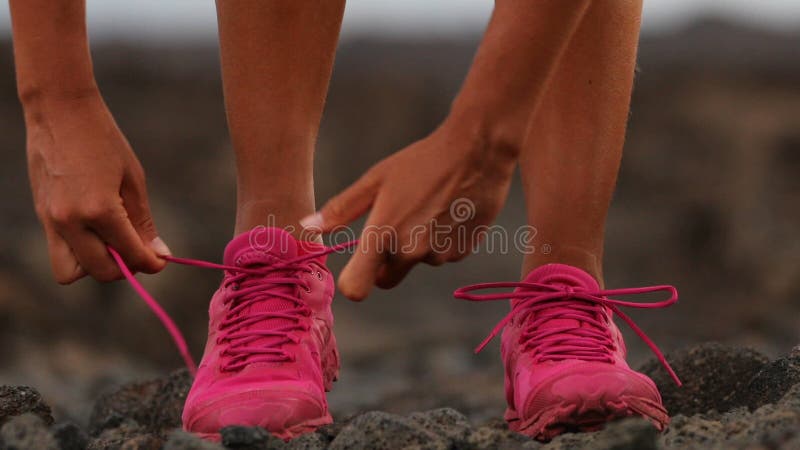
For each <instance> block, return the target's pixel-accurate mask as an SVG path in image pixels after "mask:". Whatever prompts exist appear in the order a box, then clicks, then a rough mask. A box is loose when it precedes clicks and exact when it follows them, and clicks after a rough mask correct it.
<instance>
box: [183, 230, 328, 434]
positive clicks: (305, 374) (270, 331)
mask: <svg viewBox="0 0 800 450" xmlns="http://www.w3.org/2000/svg"><path fill="white" fill-rule="evenodd" d="M253 236H255V237H257V239H255V241H257V242H251V237H253ZM254 244H255V245H254ZM333 250H334V249H327V248H326V247H324V246H323V245H321V244H314V243H309V242H300V241H297V240H295V239H294V238H293V237H292V236H291V235H289V234H288V233H286V232H284V231H283V230H280V229H277V228H268V229H264V230H261V232H259V233H258V234H257V235H256V234H253V233H245V234H242V235H239V236H237V237H236V238H234V239H233V240H232V241H231V242H230V243H229V244H228V246H227V248H226V249H225V268H226V272H225V277H224V279H223V280H222V285H221V287H220V288H219V290H218V291H217V292H216V293H215V294H214V296H213V297H212V299H211V305H210V307H209V317H210V320H209V327H208V341H207V343H206V348H205V352H204V354H203V359H202V361H201V363H200V367H199V368H198V372H197V376H196V378H195V380H194V384H193V385H192V389H191V391H190V392H189V396H188V397H187V399H186V405H185V407H184V411H183V427H184V428H185V429H186V430H187V431H191V432H195V433H199V434H201V435H203V436H204V437H206V438H210V439H218V438H219V434H218V433H219V430H220V428H222V427H225V426H228V425H247V426H259V427H263V428H266V429H267V430H268V431H270V432H271V433H273V434H274V435H276V436H278V437H280V438H283V439H290V438H292V437H294V436H297V435H299V434H302V433H306V432H309V431H313V430H314V429H315V428H316V427H318V426H320V425H323V424H327V423H330V422H332V418H331V415H330V413H329V412H328V404H327V401H326V399H325V391H327V390H330V388H331V384H332V383H333V381H335V380H336V377H337V373H338V370H339V355H338V352H337V350H336V339H335V338H334V335H333V314H332V313H331V301H332V299H333V294H334V287H333V277H332V275H331V273H330V271H329V270H328V269H327V268H326V267H325V255H326V254H327V253H330V252H331V251H333ZM172 260H177V259H175V258H173V259H172ZM177 262H181V261H180V260H177ZM190 264H191V262H190ZM195 265H197V264H195ZM212 266H213V265H212Z"/></svg>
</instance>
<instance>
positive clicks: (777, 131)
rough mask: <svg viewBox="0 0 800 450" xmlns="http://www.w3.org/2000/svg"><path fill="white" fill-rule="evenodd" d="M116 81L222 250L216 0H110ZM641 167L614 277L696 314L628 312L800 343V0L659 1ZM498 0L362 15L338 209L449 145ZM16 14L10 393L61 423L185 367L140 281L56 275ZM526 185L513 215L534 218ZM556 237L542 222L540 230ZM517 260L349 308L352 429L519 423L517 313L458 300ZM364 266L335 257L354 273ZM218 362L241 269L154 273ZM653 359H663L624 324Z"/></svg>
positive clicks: (472, 268) (500, 258)
mask: <svg viewBox="0 0 800 450" xmlns="http://www.w3.org/2000/svg"><path fill="white" fill-rule="evenodd" d="M88 3H89V18H90V20H89V24H90V34H91V36H92V40H93V42H92V49H93V52H94V57H95V65H96V76H97V79H98V82H99V84H100V86H101V89H102V91H103V94H104V95H105V97H106V100H107V102H108V103H109V105H110V107H111V109H112V111H113V113H114V114H115V116H116V118H117V121H118V122H119V124H120V126H121V127H122V129H123V130H124V131H125V133H126V135H127V137H128V138H129V140H130V141H131V143H132V145H133V147H134V149H135V150H136V152H137V153H138V155H139V157H140V159H141V161H142V163H143V165H144V167H145V169H146V171H147V173H148V176H149V178H148V182H149V189H150V194H151V198H152V200H151V202H152V204H153V207H154V214H155V219H156V223H157V224H158V226H159V229H160V231H161V234H162V236H164V238H165V239H166V241H167V242H169V244H170V246H171V248H172V250H173V252H175V253H176V254H177V255H180V256H186V257H193V258H203V259H209V260H212V261H218V260H220V259H221V252H222V248H223V246H224V244H225V243H226V242H227V240H228V239H229V238H230V236H231V232H232V226H233V213H234V197H235V184H234V183H235V180H234V176H235V174H234V167H233V159H232V153H231V148H230V144H229V139H228V134H227V130H226V126H225V116H224V109H223V104H222V91H221V86H220V76H219V62H218V53H217V51H218V50H217V45H216V37H215V31H216V30H215V27H216V24H215V13H214V7H213V2H211V1H205V2H198V1H197V0H183V1H177V0H173V1H170V2H162V1H158V0H147V1H137V2H132V1H123V0H103V1H99V0H94V1H93V0H89V2H88ZM645 4H646V6H645V14H644V28H643V34H642V38H641V46H640V58H639V73H638V76H637V81H636V86H635V89H634V91H635V92H634V96H633V106H632V112H631V121H630V126H629V131H628V140H627V144H626V155H625V159H624V162H623V165H622V171H621V175H620V179H619V188H618V192H617V194H616V198H615V200H614V204H613V207H612V210H611V214H610V220H609V227H608V247H607V254H606V276H607V279H606V282H607V283H606V284H607V285H608V286H609V287H628V286H639V285H648V284H662V283H670V284H674V285H675V286H677V287H678V288H679V290H680V293H681V302H680V303H679V304H678V305H677V306H675V307H673V308H670V309H669V310H664V311H633V312H631V316H633V317H634V319H635V320H636V321H637V322H638V323H639V324H640V326H641V327H642V328H643V329H644V330H645V331H646V332H647V333H648V334H649V335H650V336H651V337H652V338H653V339H654V340H655V341H656V342H657V343H658V344H659V345H660V346H661V348H662V349H663V350H665V351H669V350H671V349H676V348H679V347H682V346H684V345H687V344H691V343H696V342H701V341H707V340H717V341H722V342H727V343H733V344H746V345H752V346H754V347H756V348H757V349H759V350H761V351H763V352H766V353H768V354H770V355H776V354H779V353H781V352H785V351H787V350H788V349H789V348H791V347H792V345H794V344H796V343H797V342H798V341H799V340H800V339H798V338H799V337H800V336H799V335H800V256H798V255H800V231H799V230H800V3H798V2H796V1H794V0H780V1H779V0H770V1H763V2H758V3H757V6H755V5H756V4H755V3H753V2H752V1H748V0H727V1H725V2H720V1H716V0H704V1H700V0H680V1H677V0H646V1H645ZM491 8H492V3H491V2H489V1H488V0H482V1H477V0H469V1H467V0H447V1H445V0H437V1H436V2H429V1H425V0H413V1H412V0H406V1H403V2H398V1H389V0H351V1H350V2H349V4H348V7H347V11H346V14H345V21H344V29H343V34H342V40H341V44H340V48H339V53H338V57H337V62H336V66H335V69H334V75H333V79H332V82H331V90H330V95H329V99H328V103H327V107H326V111H325V116H324V119H323V123H322V130H321V135H320V139H319V146H318V158H317V166H316V179H317V193H318V200H319V201H320V202H322V201H324V200H326V199H327V198H329V197H330V196H331V195H333V194H335V193H336V192H338V191H339V190H341V189H342V188H344V187H346V186H347V185H348V184H349V183H350V182H352V181H353V180H355V179H356V177H357V176H358V175H359V174H361V173H362V172H363V171H364V170H365V169H367V168H368V167H370V166H371V165H372V164H373V163H375V162H376V161H378V160H380V159H381V158H383V157H385V156H386V155H389V154H390V153H392V152H393V151H395V150H397V149H400V148H402V147H403V146H405V145H407V144H409V143H411V142H412V141H414V140H416V139H418V138H421V137H423V136H425V135H426V133H428V132H430V131H431V130H432V129H433V128H434V127H435V126H436V125H437V123H438V122H439V121H440V120H441V119H442V118H443V117H444V115H445V114H446V112H447V109H448V105H449V102H450V101H451V99H452V97H453V96H454V94H455V92H456V91H457V89H458V87H459V85H460V83H461V81H462V79H463V77H464V75H465V73H466V70H467V68H468V66H469V63H470V61H471V58H472V56H473V54H474V52H475V49H476V46H477V43H478V41H479V39H480V35H481V32H482V29H483V27H484V26H485V23H486V21H487V20H488V16H489V14H490V12H491ZM9 28H10V27H9V19H8V6H7V4H6V3H5V2H3V3H2V4H0V190H2V192H6V193H7V194H6V195H5V197H4V198H3V200H2V201H0V212H1V213H0V226H2V231H3V232H2V235H0V339H1V340H0V342H2V345H0V384H5V383H15V384H19V383H21V384H29V385H32V386H35V387H36V388H38V389H39V390H40V391H41V392H42V393H43V394H44V396H45V398H46V399H47V400H48V401H49V402H50V403H51V404H52V405H54V407H55V409H56V414H57V418H59V419H72V420H77V421H79V422H83V421H85V420H86V418H87V415H88V411H89V408H90V405H91V401H92V400H93V399H94V398H95V397H96V396H97V395H98V393H99V392H101V391H102V390H104V389H107V388H109V387H110V386H113V385H116V384H118V383H121V382H125V381H129V380H134V379H141V378H143V377H150V376H157V375H160V374H164V373H166V372H168V371H170V370H172V369H175V368H178V367H180V365H181V361H180V358H179V357H178V354H177V352H176V351H175V349H174V348H173V345H172V343H171V341H170V339H169V337H168V335H167V333H166V332H165V331H164V330H163V329H162V327H161V326H160V324H159V322H158V321H157V320H156V318H155V317H154V316H153V315H152V314H151V313H150V312H149V310H148V309H147V308H146V307H145V305H144V304H143V303H142V302H141V301H140V300H139V298H138V297H137V296H136V295H135V294H134V293H133V291H132V290H131V289H130V288H129V287H128V286H127V284H125V283H121V282H120V283H113V284H106V285H102V284H98V283H96V282H94V281H92V280H83V281H80V282H78V283H76V284H75V285H73V286H69V287H60V286H57V285H56V284H55V283H54V282H53V281H52V280H51V278H50V273H49V266H48V262H47V254H46V246H45V242H44V239H43V236H42V233H41V232H40V229H39V226H38V224H37V222H36V218H35V216H34V212H33V208H32V205H31V196H30V193H29V188H28V182H27V177H26V173H25V153H24V145H25V131H24V127H23V122H22V116H21V111H20V107H19V105H18V102H17V99H16V92H15V85H14V73H13V59H12V48H11V41H10V39H11V38H10V32H9ZM522 208H523V202H522V196H521V192H520V190H519V183H518V182H517V181H515V186H514V188H513V189H512V193H511V195H510V197H509V199H508V203H507V206H506V208H505V210H504V211H503V213H502V215H501V217H500V218H499V219H498V223H499V224H501V225H504V226H507V227H510V228H516V227H518V226H520V225H523V224H524V211H523V209H522ZM534 225H535V224H534ZM520 260H521V257H520V256H519V255H517V254H507V255H499V254H492V255H489V254H478V255H475V256H473V257H471V258H469V259H467V260H466V261H464V262H463V263H460V264H458V265H450V266H444V267H442V268H438V269H431V268H429V267H420V268H418V269H416V270H415V271H414V273H413V275H412V276H411V277H410V278H409V279H407V281H406V282H404V283H403V284H402V285H401V286H399V287H398V288H396V289H394V290H392V291H376V292H375V293H374V294H373V295H372V296H371V297H370V298H369V300H368V301H367V302H365V303H363V304H353V303H349V302H348V301H347V300H345V299H343V298H341V297H338V298H337V300H336V302H335V312H336V317H337V324H336V331H337V334H338V337H339V342H340V349H341V351H342V354H343V364H344V367H343V370H342V374H341V377H340V381H339V383H337V386H336V387H335V389H334V391H333V392H332V393H331V396H330V400H331V404H332V409H333V413H334V415H335V416H339V417H341V416H344V415H347V414H350V413H353V412H355V411H358V410H364V409H370V408H380V409H384V410H388V411H392V412H407V411H411V410H419V409H427V408H432V407H437V406H445V405H447V406H453V407H456V408H459V409H461V410H462V411H464V412H466V413H468V414H469V415H470V416H472V417H473V418H474V419H476V420H480V419H484V418H488V417H499V416H500V415H501V413H502V411H503V408H504V400H503V397H502V367H501V366H500V361H499V356H498V345H497V343H494V344H493V345H491V346H489V347H488V348H487V349H486V350H485V351H484V352H483V353H481V354H480V355H478V356H475V355H473V354H472V348H473V347H474V346H475V345H476V344H477V343H478V342H480V340H481V339H482V338H483V337H484V336H485V334H487V333H488V332H489V330H490V329H491V328H492V327H493V326H494V324H495V323H496V322H497V321H498V320H499V319H500V318H501V317H502V315H503V314H504V313H505V312H506V311H507V306H506V305H504V304H501V303H502V302H498V303H497V304H486V303H483V304H470V303H467V302H459V301H456V300H454V299H453V298H452V297H451V293H452V291H453V289H455V288H457V287H459V286H462V285H465V284H469V283H475V282H480V281H500V280H515V279H516V278H517V277H518V275H519V263H520ZM344 261H345V257H344V256H342V255H338V256H335V257H334V258H333V261H332V262H333V264H332V265H333V269H334V271H336V270H338V269H339V268H340V267H341V266H342V264H343V263H344ZM141 278H142V279H143V280H144V282H145V283H146V285H147V287H148V288H149V289H150V290H151V292H152V293H153V294H154V295H155V297H156V298H157V299H159V300H160V301H161V302H163V304H164V305H165V307H166V309H167V310H168V311H170V313H172V314H173V317H175V319H176V321H177V322H178V324H179V325H180V327H181V328H182V329H183V330H184V332H185V333H186V334H187V335H188V339H189V341H190V345H191V347H192V349H193V352H194V354H195V355H196V356H197V357H199V355H200V353H201V351H202V346H203V344H204V340H205V333H206V320H207V317H206V308H207V302H208V299H209V297H210V294H211V293H212V292H213V290H214V289H215V288H216V286H217V284H218V283H219V280H220V274H219V273H216V272H213V271H204V270H202V269H195V268H185V267H178V266H170V267H168V268H167V269H166V270H165V271H164V272H162V273H161V274H159V275H157V276H143V277H141ZM623 332H624V333H625V334H626V337H627V342H628V345H629V349H630V353H631V355H630V356H631V358H630V359H631V361H632V362H633V364H634V365H635V364H638V363H641V362H642V361H644V360H645V359H646V358H648V357H649V356H650V355H649V354H648V351H647V349H646V347H645V346H644V345H643V344H642V343H641V342H640V341H639V340H638V338H637V337H636V336H635V335H634V334H633V333H631V332H630V330H628V329H623Z"/></svg>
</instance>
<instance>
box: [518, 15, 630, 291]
mask: <svg viewBox="0 0 800 450" xmlns="http://www.w3.org/2000/svg"><path fill="white" fill-rule="evenodd" d="M641 8H642V2H641V0H625V1H622V0H604V1H595V2H592V4H591V6H590V7H589V10H588V11H587V12H586V14H585V15H584V17H583V19H582V22H581V23H580V25H578V29H577V30H576V32H575V34H574V35H573V36H572V39H571V41H570V42H569V44H568V46H567V49H566V51H565V53H564V55H563V56H562V59H561V61H560V62H559V66H558V67H557V68H556V72H555V73H554V76H553V77H552V78H551V81H550V85H549V86H548V88H547V91H546V93H545V94H544V97H543V99H542V103H541V104H540V106H539V107H538V108H537V110H536V112H535V113H534V116H533V119H532V122H531V126H530V128H529V130H528V135H527V137H526V141H525V144H524V147H523V150H522V154H521V157H520V168H521V172H522V179H523V186H524V189H525V193H526V203H527V205H526V206H527V211H528V223H530V224H531V225H533V226H535V227H536V229H537V231H538V232H537V235H536V237H535V240H534V244H535V245H536V252H535V253H533V254H529V255H526V257H525V260H524V262H523V267H522V272H523V276H525V275H526V274H527V273H528V272H530V271H531V270H532V269H534V268H536V267H538V266H540V265H542V264H546V263H553V262H558V263H563V264H570V265H573V266H576V267H579V268H581V269H584V270H586V271H587V272H589V273H590V274H592V275H593V276H595V277H596V278H597V279H598V281H599V282H600V284H601V285H602V283H603V279H602V278H603V270H602V259H603V240H604V233H605V220H606V215H607V213H608V207H609V203H610V200H611V196H612V194H613V191H614V185H615V184H616V179H617V171H618V170H619V164H620V158H621V156H622V145H623V142H624V139H625V126H626V122H627V118H628V110H629V107H630V96H631V88H632V84H633V73H634V67H635V60H636V48H637V42H638V38H639V25H640V18H641ZM545 244H547V245H549V250H550V252H549V253H547V252H543V251H542V249H543V246H544V245H545ZM546 253H547V254H546Z"/></svg>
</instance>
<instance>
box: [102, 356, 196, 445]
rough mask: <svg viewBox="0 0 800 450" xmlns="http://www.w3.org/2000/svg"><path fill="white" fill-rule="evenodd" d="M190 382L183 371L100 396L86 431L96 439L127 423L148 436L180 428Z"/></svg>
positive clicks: (185, 371)
mask: <svg viewBox="0 0 800 450" xmlns="http://www.w3.org/2000/svg"><path fill="white" fill-rule="evenodd" d="M191 384H192V379H191V375H189V372H188V371H187V370H185V369H182V370H178V371H175V372H173V373H171V374H170V375H169V376H168V377H166V378H159V379H155V380H150V381H145V382H141V383H131V384H126V385H124V386H122V387H120V388H118V389H116V390H114V391H111V392H108V393H106V394H104V395H102V396H101V397H100V398H99V399H98V400H97V402H95V406H94V409H93V410H92V415H91V418H90V419H89V431H90V433H91V434H92V435H94V436H96V435H98V434H99V433H100V432H102V431H103V430H105V429H108V428H114V427H116V426H117V425H118V424H120V423H121V422H123V421H124V420H127V419H131V420H134V421H136V423H138V424H140V425H142V426H143V427H144V428H145V429H147V430H148V431H150V432H152V433H156V434H160V435H163V434H164V433H166V432H167V431H168V430H171V429H173V428H176V427H180V425H181V411H183V403H184V402H185V401H186V395H187V394H188V392H189V388H190V387H191Z"/></svg>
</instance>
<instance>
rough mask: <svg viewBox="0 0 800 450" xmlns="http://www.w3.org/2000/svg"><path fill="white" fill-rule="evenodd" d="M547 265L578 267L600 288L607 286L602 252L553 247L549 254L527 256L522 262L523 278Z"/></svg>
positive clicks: (538, 253)
mask: <svg viewBox="0 0 800 450" xmlns="http://www.w3.org/2000/svg"><path fill="white" fill-rule="evenodd" d="M545 264H567V265H570V266H573V267H577V268H579V269H581V270H583V271H585V272H586V273H588V274H589V275H591V276H592V277H594V279H595V280H597V284H599V285H600V288H603V286H604V285H605V283H604V281H603V257H602V252H600V251H589V250H586V249H582V248H578V247H570V246H561V247H556V246H553V247H551V248H550V251H549V252H547V253H543V252H536V253H533V254H529V255H526V256H525V259H524V260H523V262H522V278H523V279H524V278H525V277H526V276H527V275H528V274H529V273H531V271H533V270H534V269H536V268H537V267H540V266H543V265H545Z"/></svg>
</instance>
